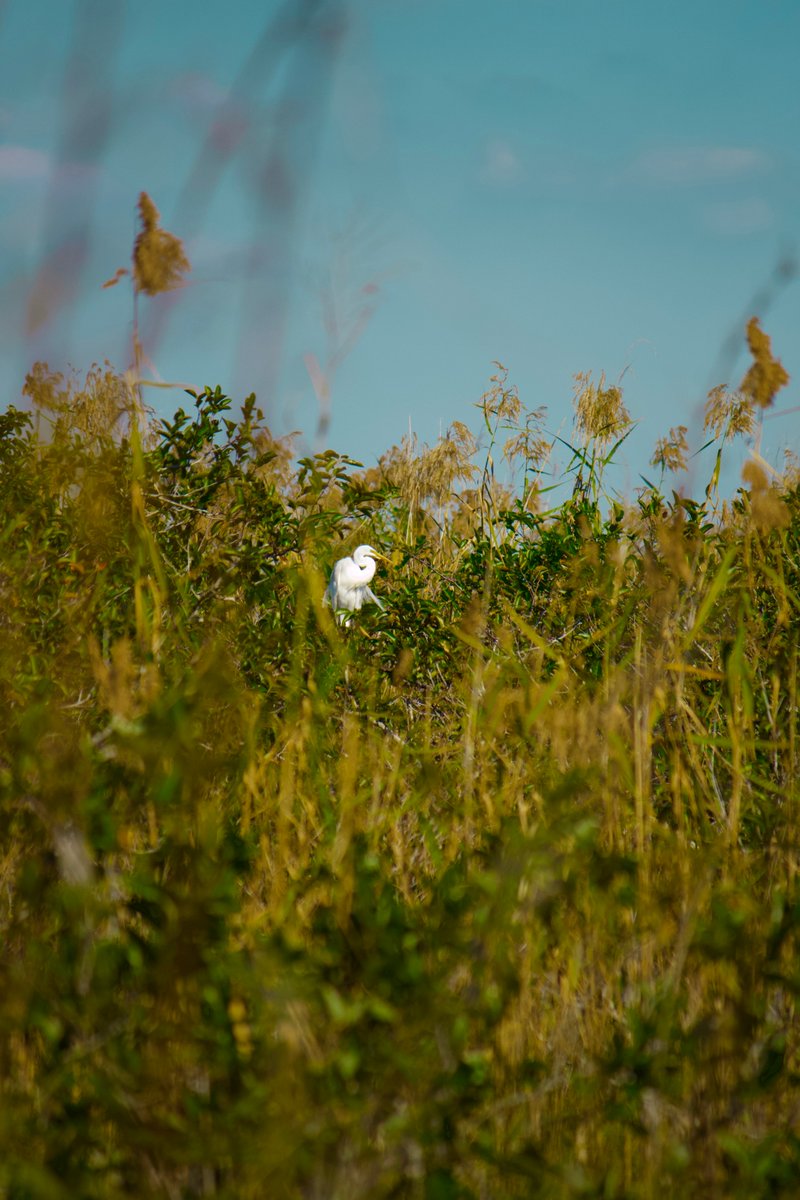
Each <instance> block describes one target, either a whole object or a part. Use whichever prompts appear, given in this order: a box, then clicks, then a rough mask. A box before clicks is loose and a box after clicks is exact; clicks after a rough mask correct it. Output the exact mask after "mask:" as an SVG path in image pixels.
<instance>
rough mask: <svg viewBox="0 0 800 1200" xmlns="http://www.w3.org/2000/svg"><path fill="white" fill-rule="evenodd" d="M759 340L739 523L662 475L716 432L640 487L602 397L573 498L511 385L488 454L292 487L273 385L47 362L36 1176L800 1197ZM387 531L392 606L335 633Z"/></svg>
mask: <svg viewBox="0 0 800 1200" xmlns="http://www.w3.org/2000/svg"><path fill="white" fill-rule="evenodd" d="M748 336H749V340H750V346H751V350H752V353H753V356H754V368H752V369H751V371H750V373H749V374H748V376H747V377H746V380H745V382H746V383H747V387H746V388H745V387H743V388H742V389H741V390H740V391H738V392H728V391H726V390H725V389H715V391H714V392H713V393H712V394H711V397H710V399H709V409H708V414H707V416H708V422H707V423H708V428H709V430H710V433H711V436H712V439H713V441H712V444H710V446H709V449H708V451H707V453H708V454H711V455H714V454H716V459H714V460H712V461H713V463H714V465H713V467H712V471H711V479H710V482H709V484H708V487H707V489H706V490H705V492H704V493H703V495H702V497H701V498H700V499H698V500H692V499H690V498H687V497H686V496H684V495H681V494H680V493H678V492H672V491H671V490H670V489H669V487H668V486H666V484H665V482H664V480H665V478H666V477H667V476H666V472H667V471H668V470H670V469H673V468H680V466H681V465H682V463H683V461H684V456H685V453H686V446H687V442H686V430H685V429H684V428H682V427H681V428H678V429H676V430H673V431H671V433H670V436H669V437H668V438H665V439H662V441H661V442H660V443H659V447H658V448H657V451H656V456H655V458H654V462H655V463H656V465H657V466H658V467H659V468H660V470H661V482H660V483H648V484H647V485H646V486H644V487H643V488H642V489H641V490H640V492H639V493H638V497H637V498H636V499H635V500H634V501H632V502H629V503H622V502H621V501H620V500H619V499H617V498H615V497H614V496H613V495H611V494H610V493H609V490H608V486H607V477H608V472H609V470H610V469H612V468H613V458H614V453H615V450H616V448H617V446H618V445H619V442H620V440H621V439H623V438H624V437H625V436H626V430H627V429H628V428H629V420H630V419H629V417H628V414H627V412H626V411H625V409H624V407H623V405H622V394H621V392H620V389H619V388H607V387H605V384H604V381H603V380H602V379H601V381H600V383H599V384H597V385H595V384H593V383H592V382H591V380H590V379H589V378H588V377H586V376H581V377H578V385H577V388H576V419H577V424H576V433H575V441H574V445H571V446H570V452H571V454H572V459H571V462H570V464H569V468H568V471H567V483H568V487H567V489H566V491H564V490H563V487H562V491H561V492H560V493H559V496H560V499H559V501H558V503H557V504H556V505H555V507H550V508H548V507H547V505H548V497H550V496H552V494H553V493H552V491H550V490H549V488H550V487H551V485H552V479H551V477H550V476H549V475H548V473H547V471H548V467H547V452H548V446H549V443H548V438H547V436H546V434H545V433H544V426H543V419H544V415H543V413H542V412H541V411H533V412H529V411H527V410H526V409H525V408H524V406H523V405H522V403H521V401H520V398H519V397H518V395H517V394H516V392H515V390H514V389H513V388H511V387H510V386H509V385H508V381H507V379H506V377H505V373H504V372H503V371H502V370H501V371H499V373H498V374H497V375H496V376H495V377H494V379H493V381H492V385H491V387H490V389H489V391H488V392H487V393H486V395H485V396H484V398H483V401H482V403H481V405H480V418H481V423H482V433H481V437H480V438H477V437H476V436H474V435H473V434H472V433H471V432H470V430H469V429H467V427H466V426H465V425H460V424H459V425H456V426H454V427H453V428H452V429H451V430H450V431H449V433H448V435H447V436H446V437H444V438H443V439H442V440H441V441H440V442H439V443H438V444H437V445H436V446H434V447H433V448H426V447H422V446H420V445H419V444H417V443H416V442H415V441H413V440H408V439H407V440H406V441H405V442H404V443H403V444H402V445H400V446H399V447H394V448H393V449H392V450H391V451H389V452H388V453H387V454H386V455H385V456H384V457H383V459H382V460H381V462H380V464H379V466H378V467H376V468H372V469H370V470H364V469H363V468H362V467H361V466H360V464H358V463H356V462H354V461H353V460H351V459H349V458H348V457H346V456H344V455H340V454H337V453H334V452H333V451H326V452H324V453H320V454H314V455H310V456H308V457H306V458H302V459H300V460H299V462H295V461H294V459H293V453H292V446H291V444H290V443H289V442H287V441H281V440H280V439H276V438H274V437H273V436H272V435H271V433H270V431H269V429H268V428H267V427H266V425H265V424H264V421H263V417H262V414H261V413H260V412H259V410H258V409H257V407H256V403H255V400H254V398H252V397H251V398H250V399H248V400H247V402H246V403H245V404H244V406H243V408H242V409H241V411H240V414H239V415H234V410H233V407H232V404H231V401H230V400H229V399H228V398H227V397H226V396H225V395H223V394H222V392H221V391H220V390H219V389H217V390H211V389H208V390H206V391H204V392H202V393H201V394H198V395H195V394H190V400H191V402H190V404H189V405H188V411H184V410H183V409H181V410H179V411H178V412H177V413H176V414H175V416H174V418H173V419H172V420H170V421H161V422H159V421H155V420H154V419H152V418H150V419H148V417H147V414H145V412H144V411H143V409H142V406H141V403H140V401H139V398H138V395H137V392H136V389H135V388H134V389H133V390H131V388H130V385H129V384H128V383H126V381H125V380H124V379H121V378H119V377H118V376H116V375H115V374H114V372H113V371H111V370H110V369H103V370H100V369H94V370H93V371H92V372H91V373H90V375H89V377H88V379H87V380H86V382H85V384H81V385H78V384H77V383H75V382H74V381H72V382H70V381H68V380H64V379H63V378H61V377H60V376H56V375H53V374H51V373H50V372H49V371H48V370H47V369H46V368H45V367H43V366H41V365H38V366H37V367H36V368H35V369H34V370H33V371H32V373H31V375H30V376H29V378H28V383H27V392H28V395H29V398H30V400H31V411H30V412H22V411H18V410H17V409H14V408H9V409H8V410H7V412H6V413H5V415H3V416H2V417H0V505H2V519H1V520H0V530H2V532H1V533H0V587H1V588H2V598H3V602H2V610H0V673H2V687H3V705H2V718H1V719H0V813H1V814H2V824H1V825H0V829H1V830H2V851H1V854H0V878H1V880H2V888H0V923H1V924H2V941H3V954H2V960H1V961H0V1064H1V1069H0V1097H2V1104H1V1105H0V1194H2V1195H5V1196H8V1197H9V1198H13V1200H23V1198H24V1200H28V1198H31V1200H33V1198H34V1197H35V1198H37V1200H39V1198H42V1200H45V1198H48V1200H49V1198H51V1197H52V1198H54V1200H55V1198H58V1197H75V1196H81V1197H87V1198H90V1197H97V1198H101V1197H102V1198H106V1197H123V1196H145V1195H146V1196H153V1197H162V1196H163V1197H168V1198H170V1200H171V1198H174V1197H183V1196H196V1195H214V1196H220V1197H230V1198H231V1200H233V1198H236V1200H242V1198H246V1197H263V1196H270V1197H275V1198H276V1200H277V1198H280V1197H287V1198H288V1197H296V1196H305V1197H309V1198H311V1197H320V1198H321V1197H326V1198H332V1200H333V1198H339V1197H347V1200H355V1198H356V1197H365V1198H366V1197H376V1198H379V1197H409V1198H412V1197H419V1198H420V1200H423V1198H424V1200H450V1198H456V1197H482V1198H483V1197H487V1198H488V1197H492V1198H494V1197H500V1196H503V1197H505V1196H508V1197H514V1196H519V1197H528V1196H531V1195H537V1196H542V1197H553V1198H562V1197H564V1198H566V1197H578V1196H581V1197H585V1196H597V1197H605V1198H613V1197H620V1198H621V1197H631V1198H633V1197H637V1198H638V1197H641V1198H649V1197H654V1196H658V1195H663V1194H667V1195H678V1194H679V1195H684V1196H690V1195H696V1196H704V1197H708V1196H726V1197H728V1196H741V1197H743V1198H744V1197H746V1198H747V1200H752V1198H754V1197H761V1196H764V1197H766V1196H770V1197H773V1196H787V1197H788V1196H795V1195H797V1193H798V1189H800V1127H799V1126H798V1119H799V1118H798V1114H799V1113H800V1090H799V1089H798V1082H799V1081H800V1044H799V1041H798V1029H797V1022H796V1020H795V1006H796V999H797V996H798V992H800V972H798V961H799V960H798V949H800V947H798V935H799V934H800V891H799V890H798V883H797V877H798V863H799V862H800V856H799V853H798V851H799V849H800V848H799V847H798V844H797V843H798V835H797V829H798V823H799V822H798V818H799V817H800V812H799V811H798V805H799V801H800V791H799V790H798V748H797V715H796V714H797V701H798V679H797V675H798V614H799V613H800V488H799V487H798V480H797V475H796V473H793V471H792V469H789V470H787V472H786V473H784V474H783V475H782V476H780V477H778V476H776V475H775V474H774V473H771V472H770V471H769V469H768V468H767V466H766V464H765V463H764V462H763V460H761V459H760V458H759V456H758V454H757V453H754V454H753V455H752V456H751V458H750V460H749V462H748V466H747V467H746V470H745V478H744V483H743V486H742V488H741V489H740V490H739V491H738V493H737V494H736V496H735V498H733V500H731V501H727V502H723V501H722V500H721V499H720V497H719V495H718V491H717V484H718V479H719V470H720V462H721V456H722V454H723V451H724V447H725V444H726V443H727V442H728V441H729V440H730V439H731V438H732V437H734V436H740V435H741V434H742V433H749V432H752V431H753V430H754V429H756V427H757V423H758V419H759V416H760V409H759V406H762V407H763V403H764V397H766V402H770V403H771V399H772V397H773V396H774V390H775V388H777V387H779V386H781V385H782V383H783V382H785V378H784V377H785V372H783V377H781V375H780V372H779V371H778V370H777V369H776V368H777V367H779V366H780V364H777V363H776V361H775V360H773V359H772V358H771V350H770V347H769V340H768V339H767V338H766V336H765V335H764V334H762V333H761V331H760V329H759V328H758V326H757V324H756V323H751V326H750V327H749V330H748ZM759 356H760V357H759ZM759 365H760V370H755V367H758V366H759ZM781 370H782V368H781ZM764 380H766V381H767V382H766V383H765V382H764ZM770 388H772V389H773V390H772V392H771V393H770ZM748 389H749V390H748ZM768 393H770V394H769V395H768ZM745 418H748V419H747V420H745ZM503 458H505V467H503V469H502V470H501V461H502V459H503ZM790 467H791V464H790ZM367 541H368V542H370V543H371V544H373V545H375V546H378V547H380V548H381V549H382V550H383V551H384V553H386V554H387V555H389V556H391V559H392V563H393V566H392V568H391V570H385V571H384V570H381V573H380V575H379V577H378V580H377V581H376V583H375V585H374V586H375V587H376V590H378V591H379V594H380V595H381V597H382V599H383V601H384V603H385V605H386V611H385V612H381V611H379V610H378V609H377V608H371V609H364V610H363V611H362V612H361V613H360V614H359V619H358V620H357V621H354V622H353V623H352V625H351V626H350V627H348V628H345V629H339V628H338V627H337V626H336V624H335V622H334V620H333V617H332V614H331V613H330V611H329V610H327V609H326V608H325V607H324V606H323V603H322V597H323V590H324V586H325V582H326V579H327V574H328V573H329V571H330V568H331V566H332V563H333V561H334V560H335V559H336V558H338V557H341V556H342V555H343V554H345V553H347V552H348V551H349V550H351V549H352V548H353V547H354V546H355V545H357V544H359V543H360V542H367Z"/></svg>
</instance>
